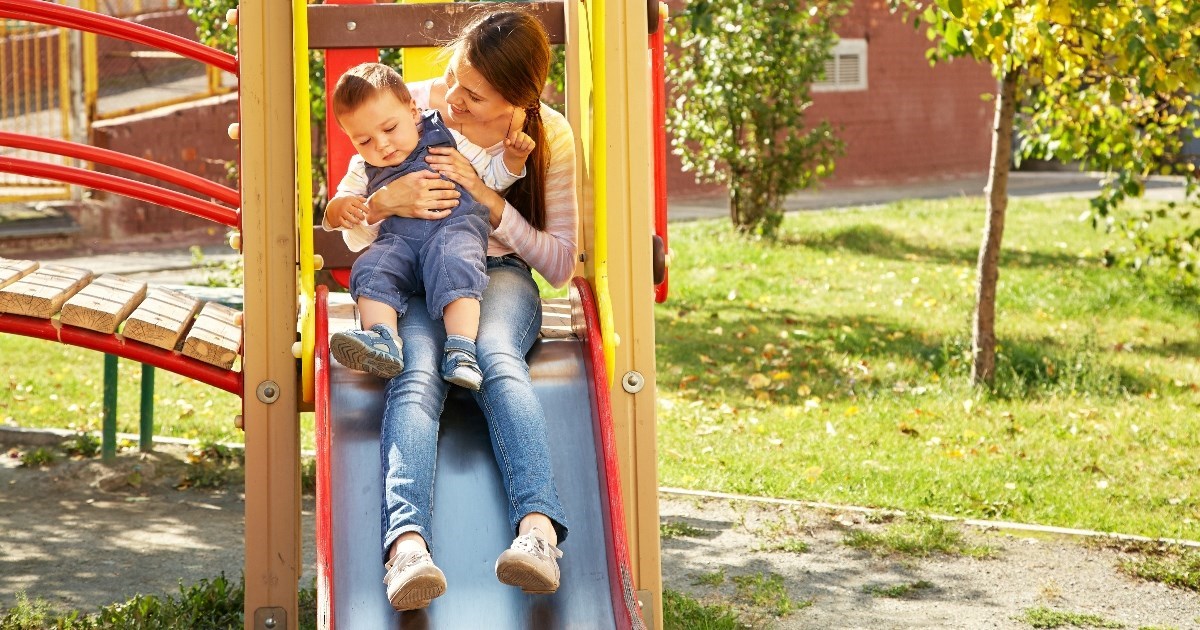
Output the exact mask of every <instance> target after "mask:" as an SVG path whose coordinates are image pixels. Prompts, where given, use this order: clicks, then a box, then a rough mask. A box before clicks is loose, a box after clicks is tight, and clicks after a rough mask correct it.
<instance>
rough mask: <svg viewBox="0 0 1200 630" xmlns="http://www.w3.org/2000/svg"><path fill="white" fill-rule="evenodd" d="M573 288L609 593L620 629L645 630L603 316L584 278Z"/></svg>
mask: <svg viewBox="0 0 1200 630" xmlns="http://www.w3.org/2000/svg"><path fill="white" fill-rule="evenodd" d="M571 285H572V288H574V289H575V291H576V293H577V294H578V295H579V303H580V306H581V307H582V310H583V322H584V329H585V332H586V335H585V336H584V338H583V339H582V341H583V342H584V348H585V352H584V359H585V362H586V363H587V365H588V369H589V372H590V378H589V379H588V380H589V381H590V383H591V386H592V398H593V399H594V400H595V401H596V412H595V414H593V418H594V425H595V426H594V429H595V431H596V450H597V451H598V452H597V453H596V455H597V458H598V459H599V460H600V461H603V462H604V477H605V482H606V484H607V485H606V488H607V492H608V514H607V516H608V521H609V522H608V531H609V532H610V533H611V534H610V535H611V538H612V539H611V541H610V542H611V543H612V553H610V554H609V557H608V564H609V571H610V575H612V577H613V578H614V579H611V580H609V590H610V594H611V596H612V603H613V610H614V611H622V610H623V611H625V612H626V613H628V618H626V617H621V616H618V618H617V622H618V626H617V627H618V628H621V629H626V628H628V629H644V628H645V627H646V626H645V622H644V621H642V617H641V613H640V611H639V610H638V604H637V596H636V595H634V593H633V576H632V575H631V572H630V570H629V541H628V540H627V539H626V537H625V502H624V500H623V498H622V495H621V465H620V463H619V462H618V460H617V448H616V441H615V438H614V436H613V426H612V398H611V395H610V393H609V390H608V377H607V374H608V371H607V369H606V368H605V367H604V365H605V364H604V343H603V341H602V340H601V338H600V312H599V310H598V309H597V305H596V297H595V295H594V294H593V293H592V286H591V285H590V284H588V281H587V280H586V279H584V278H580V277H578V276H576V277H575V278H573V279H572V280H571Z"/></svg>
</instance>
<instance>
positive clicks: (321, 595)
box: [313, 286, 334, 630]
mask: <svg viewBox="0 0 1200 630" xmlns="http://www.w3.org/2000/svg"><path fill="white" fill-rule="evenodd" d="M313 314H314V316H315V318H316V332H315V333H314V334H315V335H316V348H315V350H314V351H313V379H314V380H315V381H316V382H315V384H314V385H315V386H314V389H313V396H314V400H315V404H316V407H315V409H314V411H315V412H316V446H317V514H316V519H317V523H316V528H317V532H316V537H317V627H318V628H325V629H326V630H333V625H334V617H333V612H334V608H333V605H334V604H333V566H334V565H333V532H332V531H331V529H330V528H331V527H332V524H333V504H332V501H333V496H332V495H331V494H330V488H331V487H332V485H331V484H332V482H333V471H332V469H331V468H330V462H329V453H330V449H329V438H330V435H329V426H330V419H329V288H328V287H325V286H318V287H317V300H316V306H315V309H314V311H313Z"/></svg>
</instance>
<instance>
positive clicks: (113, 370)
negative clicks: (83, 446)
mask: <svg viewBox="0 0 1200 630" xmlns="http://www.w3.org/2000/svg"><path fill="white" fill-rule="evenodd" d="M101 436H102V437H101V442H100V454H101V455H102V456H103V457H104V461H106V462H111V461H113V460H114V459H116V458H117V355H115V354H106V355H104V426H103V428H102V431H101Z"/></svg>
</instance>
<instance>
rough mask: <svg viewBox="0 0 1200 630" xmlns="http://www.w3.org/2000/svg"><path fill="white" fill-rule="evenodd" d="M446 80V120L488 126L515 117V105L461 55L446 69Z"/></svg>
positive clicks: (452, 59) (455, 57) (454, 57)
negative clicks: (513, 114) (492, 122)
mask: <svg viewBox="0 0 1200 630" xmlns="http://www.w3.org/2000/svg"><path fill="white" fill-rule="evenodd" d="M445 81H446V117H447V118H449V119H450V121H451V122H454V123H458V124H460V125H461V124H463V123H487V122H491V121H493V120H495V119H497V118H504V119H505V120H507V119H508V118H510V117H511V116H512V112H513V105H512V104H511V103H509V102H508V101H506V100H504V97H502V96H500V93H499V92H497V91H496V88H494V87H492V84H491V83H488V81H487V79H484V78H483V75H482V74H480V73H479V71H477V70H475V68H472V67H471V66H470V65H469V64H467V63H465V62H463V61H462V59H461V58H460V57H459V55H457V54H455V55H454V56H453V57H451V58H450V64H449V65H447V66H446V75H445Z"/></svg>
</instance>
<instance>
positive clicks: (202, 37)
mask: <svg viewBox="0 0 1200 630" xmlns="http://www.w3.org/2000/svg"><path fill="white" fill-rule="evenodd" d="M183 4H184V6H186V7H187V10H188V17H189V18H191V20H192V22H195V23H196V39H197V40H199V42H200V43H201V44H204V45H205V46H208V47H210V48H216V49H217V50H223V51H225V52H227V53H229V54H231V55H236V54H237V28H236V27H234V26H231V25H230V24H229V22H228V21H226V19H225V18H226V16H227V15H228V13H229V11H230V10H232V9H236V8H237V6H238V0H183Z"/></svg>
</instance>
